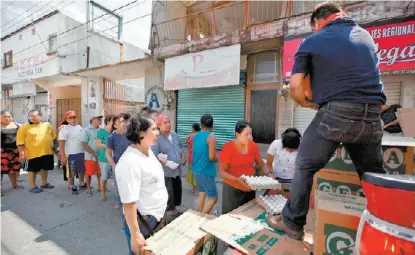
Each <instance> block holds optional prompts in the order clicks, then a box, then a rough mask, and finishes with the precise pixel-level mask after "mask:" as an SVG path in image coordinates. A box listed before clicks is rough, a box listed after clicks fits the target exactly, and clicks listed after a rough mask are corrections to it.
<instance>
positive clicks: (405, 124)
mask: <svg viewBox="0 0 415 255" xmlns="http://www.w3.org/2000/svg"><path fill="white" fill-rule="evenodd" d="M398 112H399V125H400V126H401V128H402V131H403V134H404V136H407V137H415V108H399V109H398Z"/></svg>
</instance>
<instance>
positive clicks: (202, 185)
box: [193, 173, 218, 197]
mask: <svg viewBox="0 0 415 255" xmlns="http://www.w3.org/2000/svg"><path fill="white" fill-rule="evenodd" d="M193 174H194V176H195V177H196V183H197V190H198V191H199V192H204V193H206V195H207V196H208V197H218V189H217V188H216V181H215V177H212V176H205V175H202V174H199V173H193Z"/></svg>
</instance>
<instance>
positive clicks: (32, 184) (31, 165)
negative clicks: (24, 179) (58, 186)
mask: <svg viewBox="0 0 415 255" xmlns="http://www.w3.org/2000/svg"><path fill="white" fill-rule="evenodd" d="M55 140H56V132H55V130H54V129H53V127H52V125H51V124H50V123H49V122H43V121H42V112H41V111H40V110H38V109H32V110H30V111H29V122H27V123H25V124H23V125H22V126H21V127H20V128H19V130H18V131H17V136H16V144H17V148H18V149H19V158H20V161H25V160H27V171H28V179H29V192H31V193H40V192H42V191H43V189H53V188H54V187H55V186H53V185H51V184H50V183H48V171H51V170H53V169H54V167H55V162H54V161H55V160H54V145H55ZM38 172H40V176H41V178H42V185H41V186H40V188H39V187H38V186H36V174H37V173H38Z"/></svg>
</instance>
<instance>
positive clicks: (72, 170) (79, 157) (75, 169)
mask: <svg viewBox="0 0 415 255" xmlns="http://www.w3.org/2000/svg"><path fill="white" fill-rule="evenodd" d="M66 157H67V159H68V162H67V163H66V176H67V177H75V175H77V174H84V173H85V156H84V153H78V154H71V155H67V156H66ZM73 174H74V175H73Z"/></svg>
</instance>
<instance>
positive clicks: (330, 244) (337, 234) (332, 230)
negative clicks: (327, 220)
mask: <svg viewBox="0 0 415 255" xmlns="http://www.w3.org/2000/svg"><path fill="white" fill-rule="evenodd" d="M356 233H357V231H356V230H353V229H349V228H344V227H339V226H336V225H332V224H325V225H324V236H325V237H326V241H325V247H326V253H325V254H339V255H351V254H353V252H354V246H355V239H356Z"/></svg>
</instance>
